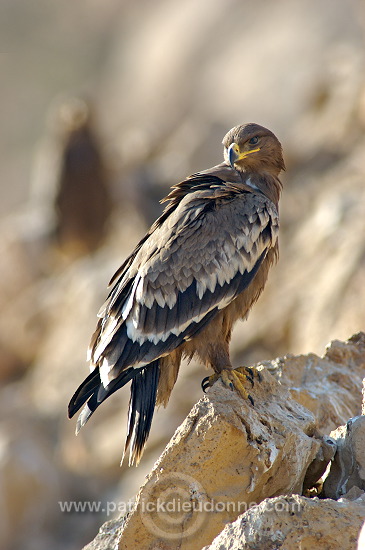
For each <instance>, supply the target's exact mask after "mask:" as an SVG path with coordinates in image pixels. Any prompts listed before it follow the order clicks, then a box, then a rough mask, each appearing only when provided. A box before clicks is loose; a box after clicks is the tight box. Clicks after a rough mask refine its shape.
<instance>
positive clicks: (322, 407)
mask: <svg viewBox="0 0 365 550" xmlns="http://www.w3.org/2000/svg"><path fill="white" fill-rule="evenodd" d="M263 364H264V365H265V366H266V367H267V368H268V369H269V370H270V372H271V373H272V374H273V375H274V376H275V377H276V378H277V379H278V380H280V382H281V383H282V384H283V385H285V386H286V387H287V388H288V389H289V391H290V395H291V397H292V398H293V399H295V400H296V401H298V402H299V403H301V404H302V405H303V406H304V407H306V408H307V409H309V410H310V411H312V413H313V414H314V415H315V418H316V421H317V428H318V429H319V430H320V431H321V432H322V433H329V432H330V431H331V430H334V429H335V428H337V426H339V425H341V424H343V423H344V422H346V421H347V420H348V418H351V417H352V416H355V415H358V414H360V413H361V388H362V379H363V377H364V374H365V334H364V333H363V332H359V333H357V334H355V335H354V336H352V337H351V338H349V340H347V341H346V342H340V341H338V340H334V341H333V342H331V343H330V344H329V345H328V346H327V348H326V353H325V354H324V356H323V357H318V356H317V355H315V354H314V353H309V354H308V355H297V356H295V355H288V356H285V357H280V358H279V359H276V360H275V361H273V362H270V361H266V362H264V363H263ZM319 381H320V383H319Z"/></svg>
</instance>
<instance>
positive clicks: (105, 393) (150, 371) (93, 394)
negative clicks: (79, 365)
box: [68, 359, 160, 465]
mask: <svg viewBox="0 0 365 550" xmlns="http://www.w3.org/2000/svg"><path fill="white" fill-rule="evenodd" d="M159 375H160V365H159V360H158V359H156V360H155V361H153V362H152V363H150V364H149V365H146V366H145V367H142V368H139V369H136V368H133V367H130V368H128V369H126V370H125V371H122V372H121V373H120V375H119V376H118V377H117V378H116V379H115V380H112V381H111V382H110V383H109V384H108V386H107V387H106V388H105V387H104V386H103V384H102V383H101V380H100V375H99V371H98V369H95V370H94V371H93V372H92V373H91V374H89V376H88V377H87V378H86V379H85V380H84V381H83V383H82V384H81V385H80V386H79V388H78V389H77V390H76V392H75V394H74V395H73V397H72V399H71V401H70V403H69V406H68V414H69V417H70V418H72V417H73V416H74V414H75V413H76V412H77V411H78V410H79V409H80V408H81V407H82V406H83V405H84V408H83V409H82V411H81V413H80V415H79V418H78V420H77V424H76V433H79V431H80V430H81V428H82V427H83V426H84V425H85V424H86V422H87V421H88V420H89V418H90V416H91V415H92V414H93V413H94V411H95V410H96V409H97V408H98V407H99V405H101V403H102V402H103V401H105V399H107V398H108V397H109V396H110V395H112V394H113V393H114V392H116V391H117V390H119V388H122V387H123V386H125V384H127V383H128V382H129V381H130V380H132V386H131V397H130V401H129V412H128V429H127V438H126V442H125V447H124V453H123V458H124V455H125V452H126V450H127V448H128V446H129V445H131V449H130V456H129V464H130V465H131V464H134V463H135V464H136V465H137V464H138V463H139V461H140V459H141V456H142V453H143V449H144V446H145V444H146V441H147V438H148V435H149V433H150V429H151V424H152V418H153V413H154V410H155V405H156V395H157V386H158V380H159ZM123 458H122V462H123Z"/></svg>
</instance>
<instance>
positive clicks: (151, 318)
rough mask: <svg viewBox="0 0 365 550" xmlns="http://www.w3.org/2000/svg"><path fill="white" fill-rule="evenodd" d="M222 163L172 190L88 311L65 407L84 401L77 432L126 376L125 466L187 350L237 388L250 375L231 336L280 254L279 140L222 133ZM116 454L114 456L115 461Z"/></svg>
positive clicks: (249, 131)
mask: <svg viewBox="0 0 365 550" xmlns="http://www.w3.org/2000/svg"><path fill="white" fill-rule="evenodd" d="M223 146H224V162H222V163H221V164H218V165H217V166H214V167H212V168H209V169H208V170H203V171H201V172H198V173H195V174H193V175H191V176H189V177H187V178H186V179H185V180H184V181H182V182H180V183H178V184H177V185H174V186H172V188H171V191H170V193H169V194H168V195H167V196H166V197H165V198H164V199H163V200H162V201H161V202H165V203H167V205H166V207H165V209H164V211H163V213H162V214H161V216H160V217H159V218H158V219H157V220H156V221H155V223H154V224H153V225H152V227H151V228H150V230H149V231H148V232H147V234H146V235H145V236H144V237H143V239H142V240H141V241H140V242H139V243H138V244H137V246H136V247H135V249H134V251H133V252H132V254H131V255H130V256H129V257H128V258H127V259H126V260H125V262H124V263H123V264H122V266H121V267H120V268H119V269H118V270H117V272H116V273H115V274H114V276H113V277H112V279H111V281H110V283H109V289H110V291H109V295H108V297H107V299H106V301H105V303H104V305H103V306H102V308H101V309H100V311H99V313H98V317H99V319H98V323H97V327H96V330H95V332H94V334H93V336H92V338H91V342H90V346H89V350H88V360H89V361H90V367H91V373H90V374H89V376H88V377H87V378H86V379H85V380H84V381H83V382H82V384H81V385H80V386H79V388H78V389H77V390H76V392H75V394H74V395H73V397H72V399H71V401H70V404H69V417H70V418H71V417H72V416H73V415H74V414H75V413H76V412H77V411H79V409H80V408H81V407H82V406H84V407H83V409H82V411H81V414H80V415H79V418H78V421H77V427H76V433H78V432H79V430H80V428H81V427H82V426H84V425H85V423H86V422H87V420H88V419H89V418H90V416H91V415H92V414H93V413H94V411H95V410H96V409H97V408H98V407H99V405H100V404H101V403H103V401H105V399H107V398H108V397H109V396H110V395H112V394H113V393H114V392H116V391H117V390H119V389H120V388H122V387H123V386H125V384H127V383H128V382H130V381H131V389H130V401H129V412H128V426H127V436H126V441H125V446H124V453H123V458H124V456H125V453H126V451H127V449H128V447H130V453H129V464H130V465H132V464H138V462H139V461H140V458H141V456H142V453H143V450H144V447H145V444H146V441H147V438H148V435H149V432H150V428H151V423H152V418H153V413H154V409H155V407H156V406H159V405H163V406H165V407H166V405H167V403H168V401H169V397H170V394H171V391H172V389H173V387H174V385H175V382H176V379H177V376H178V373H179V368H180V363H181V360H182V359H183V358H184V357H185V358H187V359H188V360H190V359H191V358H192V357H193V356H197V357H198V358H199V359H200V361H201V362H202V363H204V364H205V365H206V366H208V367H211V368H212V369H213V371H214V374H213V375H212V376H210V377H207V378H205V379H204V380H203V382H202V387H203V389H204V391H205V390H206V389H207V388H208V387H209V386H211V385H212V384H213V383H214V382H215V381H216V380H217V379H218V378H220V379H221V380H222V381H223V383H224V384H225V385H226V386H227V387H229V388H231V389H236V390H237V391H238V392H239V393H240V394H241V395H242V396H243V397H244V398H248V399H250V401H251V402H252V404H253V399H252V397H251V396H250V395H249V393H248V391H247V390H246V389H245V382H246V381H247V380H248V381H249V382H251V383H252V384H253V375H254V374H255V373H254V371H253V370H252V369H250V368H245V367H240V368H238V369H235V368H234V367H233V366H232V364H231V360H230V354H229V343H230V338H231V333H232V328H233V325H234V324H235V322H236V321H237V320H238V319H244V318H246V317H247V315H248V313H249V311H250V309H251V307H252V305H253V304H254V303H255V302H256V300H257V299H258V297H259V296H260V294H261V292H262V290H263V288H264V286H265V283H266V280H267V277H268V272H269V269H270V267H271V265H273V263H275V262H276V261H277V259H278V229H279V215H278V203H279V198H280V193H281V189H282V184H281V181H280V179H279V174H280V172H281V171H282V170H285V165H284V160H283V155H282V147H281V144H280V142H279V140H278V139H277V137H276V136H275V135H274V134H273V133H272V132H271V131H270V130H268V129H266V128H264V127H263V126H260V125H258V124H255V123H247V124H243V125H239V126H236V127H234V128H232V129H231V130H230V131H229V132H228V133H227V134H226V135H225V137H224V139H223ZM122 461H123V459H122Z"/></svg>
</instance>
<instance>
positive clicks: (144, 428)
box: [122, 359, 160, 466]
mask: <svg viewBox="0 0 365 550" xmlns="http://www.w3.org/2000/svg"><path fill="white" fill-rule="evenodd" d="M159 376H160V365H159V360H158V359H156V360H155V361H153V362H152V363H150V364H149V365H147V366H146V367H143V368H142V369H139V370H138V373H137V374H136V376H134V378H133V381H132V386H131V397H130V401H129V411H128V429H127V438H126V442H125V446H124V452H123V458H122V462H123V459H124V456H125V453H126V451H127V449H128V446H129V445H130V446H131V448H130V453H129V465H130V466H131V465H132V464H134V463H135V464H136V465H138V463H139V461H140V459H141V456H142V453H143V449H144V446H145V444H146V441H147V438H148V435H149V433H150V429H151V424H152V418H153V413H154V410H155V405H156V395H157V386H158V380H159Z"/></svg>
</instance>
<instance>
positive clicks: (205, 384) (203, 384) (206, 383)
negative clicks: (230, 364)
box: [201, 376, 210, 393]
mask: <svg viewBox="0 0 365 550" xmlns="http://www.w3.org/2000/svg"><path fill="white" fill-rule="evenodd" d="M209 387H210V382H209V376H206V377H205V378H203V380H202V381H201V388H202V390H203V392H204V393H207V389H208V388H209Z"/></svg>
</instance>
